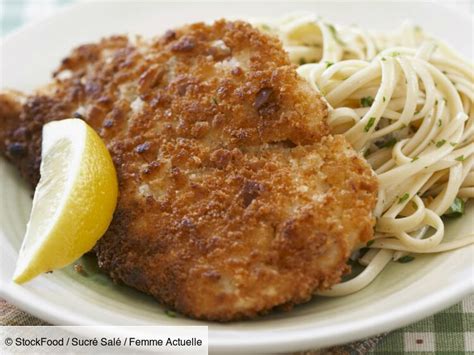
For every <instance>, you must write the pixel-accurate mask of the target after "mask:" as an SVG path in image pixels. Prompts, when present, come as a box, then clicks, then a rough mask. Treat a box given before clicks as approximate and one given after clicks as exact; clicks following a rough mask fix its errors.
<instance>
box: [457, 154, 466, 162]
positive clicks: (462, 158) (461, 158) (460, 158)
mask: <svg viewBox="0 0 474 355" xmlns="http://www.w3.org/2000/svg"><path fill="white" fill-rule="evenodd" d="M464 159H465V158H464V155H460V156H458V157H457V158H456V159H455V160H457V161H464Z"/></svg>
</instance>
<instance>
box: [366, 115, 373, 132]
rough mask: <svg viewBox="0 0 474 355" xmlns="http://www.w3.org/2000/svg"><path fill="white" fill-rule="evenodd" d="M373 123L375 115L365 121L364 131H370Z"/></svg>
mask: <svg viewBox="0 0 474 355" xmlns="http://www.w3.org/2000/svg"><path fill="white" fill-rule="evenodd" d="M374 123H375V117H370V118H369V122H367V124H366V125H365V127H364V131H366V132H368V131H370V128H371V127H372V126H373V125H374Z"/></svg>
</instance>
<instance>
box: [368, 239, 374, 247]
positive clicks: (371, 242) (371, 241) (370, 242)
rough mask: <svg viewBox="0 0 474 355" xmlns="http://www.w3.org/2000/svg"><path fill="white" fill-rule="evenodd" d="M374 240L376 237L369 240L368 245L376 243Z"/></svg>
mask: <svg viewBox="0 0 474 355" xmlns="http://www.w3.org/2000/svg"><path fill="white" fill-rule="evenodd" d="M374 242H375V239H372V240H369V241H368V242H367V246H368V247H370V246H371V245H372V244H374Z"/></svg>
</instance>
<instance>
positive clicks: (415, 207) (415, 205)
mask: <svg viewBox="0 0 474 355" xmlns="http://www.w3.org/2000/svg"><path fill="white" fill-rule="evenodd" d="M411 207H413V209H414V210H415V211H416V210H417V209H418V205H417V204H416V202H415V201H411Z"/></svg>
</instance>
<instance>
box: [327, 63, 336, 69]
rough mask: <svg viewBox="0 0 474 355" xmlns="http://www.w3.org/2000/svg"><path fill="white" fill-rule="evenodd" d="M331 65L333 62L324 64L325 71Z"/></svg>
mask: <svg viewBox="0 0 474 355" xmlns="http://www.w3.org/2000/svg"><path fill="white" fill-rule="evenodd" d="M333 64H334V63H333V62H326V69H327V68H329V67H330V66H331V65H333Z"/></svg>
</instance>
